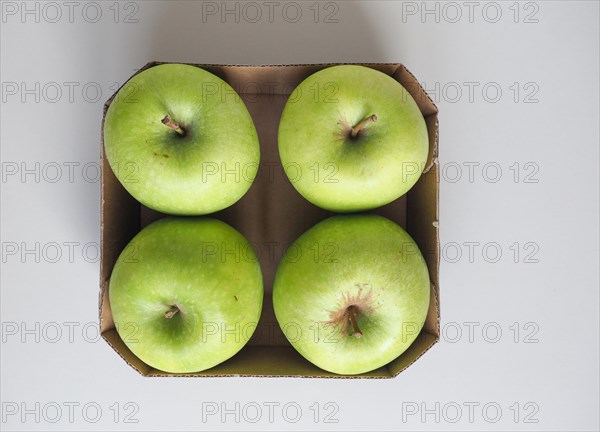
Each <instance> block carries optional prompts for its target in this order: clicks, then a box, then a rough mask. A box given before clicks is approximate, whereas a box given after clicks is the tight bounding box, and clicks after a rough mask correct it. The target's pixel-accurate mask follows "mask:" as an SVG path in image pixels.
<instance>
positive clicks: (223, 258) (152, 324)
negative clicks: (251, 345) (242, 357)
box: [109, 218, 263, 373]
mask: <svg viewBox="0 0 600 432" xmlns="http://www.w3.org/2000/svg"><path fill="white" fill-rule="evenodd" d="M262 299H263V285H262V274H261V270H260V265H259V262H258V258H257V257H256V255H255V253H254V250H253V249H252V247H251V245H250V244H249V243H248V241H247V240H246V239H245V238H244V236H242V235H241V234H240V233H239V232H237V231H236V230H235V229H233V228H232V227H230V226H229V225H227V224H226V223H224V222H221V221H218V220H216V219H209V218H167V219H162V220H159V221H158V222H155V223H153V224H152V225H149V226H148V227H146V228H144V229H143V230H142V231H141V232H140V233H139V234H138V235H136V236H135V237H134V238H133V240H132V241H131V243H130V244H129V245H128V246H127V247H126V248H125V249H124V251H123V252H122V253H121V256H120V257H119V259H118V261H117V263H116V265H115V267H114V269H113V272H112V275H111V277H110V285H109V300H110V306H111V309H112V315H113V319H114V322H115V327H116V329H117V332H118V333H119V335H120V336H121V339H123V342H124V343H125V344H126V345H127V346H128V347H129V349H130V350H131V351H132V352H133V353H134V354H135V355H136V356H137V357H139V358H140V359H141V360H143V361H144V362H145V363H147V364H148V365H150V366H152V367H154V368H156V369H159V370H162V371H165V372H173V373H190V372H198V371H202V370H205V369H208V368H211V367H213V366H215V365H217V364H219V363H221V362H223V361H225V360H227V359H228V358H230V357H232V356H233V355H234V354H235V353H237V352H238V351H239V350H240V349H241V348H242V347H243V346H244V344H245V343H246V342H247V341H248V339H249V338H250V336H251V335H252V333H253V332H254V330H255V329H256V325H257V323H258V319H259V317H260V313H261V310H262Z"/></svg>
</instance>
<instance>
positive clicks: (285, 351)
mask: <svg viewBox="0 0 600 432" xmlns="http://www.w3.org/2000/svg"><path fill="white" fill-rule="evenodd" d="M157 64H160V63H157V62H152V63H149V64H147V65H146V66H144V67H143V68H142V69H140V71H142V70H145V69H147V68H150V67H153V66H156V65H157ZM197 66H200V67H202V68H204V69H207V70H209V71H211V72H213V73H215V74H216V75H218V76H220V77H221V78H223V79H224V80H225V81H227V82H228V83H229V84H230V85H231V86H232V87H233V88H234V89H235V90H236V91H237V92H238V93H239V94H240V96H241V97H242V99H243V100H244V102H245V104H246V106H247V107H248V110H249V111H250V114H251V116H252V119H253V120H254V124H255V126H256V129H257V131H258V135H259V139H260V145H261V161H260V169H259V175H258V177H257V179H256V180H255V182H254V183H253V185H252V186H251V188H250V190H249V191H248V193H247V194H246V195H245V196H244V197H243V198H242V199H241V200H240V201H238V202H237V203H235V204H234V205H233V206H231V207H229V208H227V209H225V210H222V211H220V212H218V213H216V214H214V215H212V217H217V218H219V219H221V220H223V221H224V222H227V223H228V224H230V225H232V226H233V227H234V228H236V229H237V230H238V231H240V232H241V233H242V234H243V235H244V236H246V238H248V240H249V241H250V242H251V243H252V244H255V245H270V246H269V247H268V248H264V249H261V250H260V251H259V258H260V264H261V267H262V271H263V276H264V288H265V301H264V305H263V312H262V316H261V320H260V323H259V325H258V328H257V330H256V332H255V334H254V335H253V337H252V338H251V340H250V341H249V343H248V344H247V345H246V346H245V347H244V348H243V349H242V350H241V351H240V352H239V353H238V354H236V355H235V356H234V357H233V358H231V359H230V360H228V361H226V362H224V363H222V364H220V365H218V366H216V367H214V368H212V369H210V370H207V371H203V372H199V373H195V374H186V376H203V377H210V376H295V377H330V378H360V377H364V378H389V377H393V376H396V375H397V374H399V373H400V372H401V371H402V370H404V369H405V368H406V367H408V366H409V365H410V364H412V363H413V362H414V361H416V360H417V359H418V358H419V357H420V356H421V355H423V354H424V353H425V351H427V350H428V349H429V348H430V347H431V346H432V345H433V344H435V343H436V342H437V341H438V339H439V316H440V311H439V302H438V299H439V291H438V287H439V279H438V267H439V237H438V227H437V225H438V224H437V221H438V184H439V174H438V166H437V144H438V123H437V108H436V106H435V105H434V104H433V102H432V101H431V99H430V98H429V97H428V96H427V94H426V93H425V91H424V90H423V89H422V87H421V86H420V85H419V83H418V81H417V80H416V78H415V77H414V76H413V75H412V74H411V73H410V72H409V71H408V70H407V69H406V68H405V67H404V66H402V65H399V64H369V65H365V66H369V67H372V68H374V69H378V70H380V71H382V72H384V73H386V74H388V75H390V76H392V77H393V78H395V79H396V80H398V81H399V82H400V83H401V84H403V85H404V87H405V88H406V89H407V90H408V91H409V92H410V94H411V95H412V96H413V98H414V99H415V100H416V101H417V104H418V105H419V108H420V109H421V112H422V113H423V115H424V117H425V120H426V124H427V128H428V131H429V147H430V151H429V158H428V161H427V163H426V166H425V170H424V174H423V175H422V176H421V178H420V180H419V181H418V183H417V184H416V185H415V186H414V187H413V188H412V189H411V190H410V191H409V192H408V194H407V195H405V196H403V197H401V198H399V199H398V200H396V201H394V202H392V203H390V204H388V205H386V206H384V207H382V208H379V209H376V210H374V211H372V213H376V214H380V215H383V216H386V217H388V218H389V219H391V220H394V221H395V222H397V223H398V224H400V225H401V226H403V227H404V228H406V230H407V231H408V233H409V234H410V235H411V236H412V237H413V238H414V239H415V241H416V242H417V244H418V245H419V247H420V249H421V251H422V252H423V255H424V256H425V259H426V261H427V265H428V268H429V273H430V277H431V284H432V285H431V305H430V308H429V313H428V316H427V320H426V322H425V326H424V328H423V330H422V331H421V333H420V335H419V336H418V338H417V340H416V341H415V342H414V343H413V344H412V345H411V347H410V348H409V349H408V350H407V351H406V352H404V353H403V354H402V355H401V356H400V357H399V358H397V359H396V360H394V361H392V362H391V363H389V364H388V365H386V366H385V367H382V368H380V369H377V370H375V371H372V372H370V373H367V374H362V375H357V376H351V377H345V376H340V375H335V374H332V373H329V372H326V371H323V370H321V369H319V368H317V367H316V366H314V365H312V364H311V363H309V362H308V361H306V360H305V359H304V358H303V357H302V356H300V354H298V353H297V352H296V351H295V350H294V348H293V347H292V346H291V345H290V344H289V342H288V341H287V340H286V338H285V337H284V335H283V333H282V332H281V330H280V328H279V326H278V325H277V321H276V319H275V315H274V312H273V306H272V302H271V297H270V293H271V290H272V285H273V277H274V274H275V270H276V268H277V264H278V263H279V260H280V258H281V256H282V254H283V252H284V251H285V248H286V247H287V246H288V245H289V244H291V243H292V242H293V241H294V240H295V239H296V238H297V237H298V236H299V235H300V234H302V233H303V232H304V231H306V230H307V229H309V228H310V227H311V226H313V225H314V224H316V223H317V222H319V221H321V220H323V219H325V218H326V217H328V216H330V215H332V213H330V212H328V211H325V210H322V209H320V208H318V207H316V206H314V205H312V204H310V203H309V202H308V201H306V200H305V199H304V198H302V197H301V196H300V195H299V194H298V192H296V190H295V189H294V188H293V186H292V184H291V183H290V181H289V180H288V179H287V177H286V176H285V174H284V173H283V170H282V168H281V162H280V160H279V155H278V150H277V128H278V124H279V118H280V116H281V112H282V110H283V107H284V105H285V103H286V101H287V98H288V95H289V94H290V93H291V91H292V90H293V89H294V88H295V87H296V86H297V85H298V84H299V83H300V82H301V81H302V80H303V79H305V78H307V77H308V76H310V75H311V74H312V73H314V72H316V71H318V70H320V69H323V68H325V67H328V66H331V65H291V66H288V65H286V66H218V65H197ZM140 71H139V72H140ZM139 72H138V73H139ZM111 100H112V98H111V99H109V100H108V101H107V103H106V105H105V108H104V112H105V113H106V109H107V108H108V106H109V105H110V102H111ZM101 166H102V184H101V188H102V191H101V195H102V205H101V211H102V215H101V248H102V252H101V264H100V311H99V312H100V331H101V334H102V336H103V338H104V339H105V340H106V341H107V342H108V343H109V344H110V345H111V346H112V347H113V348H114V349H115V351H117V353H119V355H121V356H122V357H123V358H124V359H125V361H127V363H129V364H130V365H131V366H132V367H133V368H135V369H136V370H138V371H139V372H140V373H141V374H142V375H145V376H173V375H178V374H169V373H165V372H162V371H158V370H156V369H153V368H151V367H150V366H148V365H146V364H145V363H144V362H142V361H141V360H140V359H138V358H137V357H136V356H135V355H133V353H132V352H131V351H130V350H129V349H128V348H127V346H126V345H125V344H124V343H123V341H122V340H121V338H120V337H119V335H118V333H117V332H116V330H115V328H114V323H113V320H112V315H111V311H110V304H109V301H108V290H109V278H110V274H111V271H112V268H113V266H114V264H115V261H116V259H117V258H118V256H119V254H120V253H121V251H122V250H123V249H124V247H125V246H126V245H127V243H128V242H129V241H130V240H131V239H132V238H133V237H134V236H135V234H137V233H138V232H139V231H140V229H142V228H143V227H145V226H146V225H148V224H149V223H151V222H153V221H155V220H157V219H160V218H161V217H163V216H164V215H163V214H161V213H158V212H155V211H153V210H150V209H148V208H146V207H144V206H142V205H141V204H139V203H138V202H137V201H136V200H135V199H134V198H133V197H131V195H129V193H128V192H127V191H126V190H125V189H124V188H123V186H122V185H121V184H120V183H119V181H118V180H117V178H116V177H115V175H114V173H113V172H112V170H111V169H110V166H109V164H108V161H107V159H106V156H105V153H104V145H102V162H101ZM259 247H260V246H259Z"/></svg>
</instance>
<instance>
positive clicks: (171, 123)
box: [161, 115, 185, 135]
mask: <svg viewBox="0 0 600 432" xmlns="http://www.w3.org/2000/svg"><path fill="white" fill-rule="evenodd" d="M161 122H162V124H164V125H165V126H167V127H169V128H171V129H173V130H174V131H175V132H177V133H178V134H179V135H184V134H185V131H184V130H183V129H181V127H180V126H179V124H177V123H175V122H174V121H173V119H172V118H171V117H169V116H168V115H166V116H165V117H164V118H163V119H162V120H161Z"/></svg>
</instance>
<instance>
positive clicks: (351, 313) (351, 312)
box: [346, 305, 363, 339]
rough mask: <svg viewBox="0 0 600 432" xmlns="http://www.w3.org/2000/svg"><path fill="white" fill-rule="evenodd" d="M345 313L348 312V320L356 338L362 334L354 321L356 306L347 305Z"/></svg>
mask: <svg viewBox="0 0 600 432" xmlns="http://www.w3.org/2000/svg"><path fill="white" fill-rule="evenodd" d="M346 313H347V314H348V320H349V321H350V324H351V325H352V330H353V331H354V337H355V338H356V339H358V338H360V337H361V336H362V335H363V334H362V332H361V331H360V329H359V328H358V324H357V322H356V306H354V305H352V306H350V307H348V309H347V311H346Z"/></svg>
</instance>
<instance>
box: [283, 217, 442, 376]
mask: <svg viewBox="0 0 600 432" xmlns="http://www.w3.org/2000/svg"><path fill="white" fill-rule="evenodd" d="M325 245H328V248H329V249H332V250H333V251H334V252H335V253H330V254H328V256H327V258H325V257H319V256H317V255H315V254H312V253H307V252H308V251H312V250H315V249H317V248H321V249H322V248H324V247H325ZM429 296H430V284H429V273H428V270H427V265H426V263H425V260H424V259H423V256H422V255H421V252H420V251H419V248H418V247H417V245H416V243H415V242H414V241H413V239H412V238H411V237H410V236H409V235H408V234H407V233H406V231H404V230H403V229H402V228H401V227H400V226H398V225H397V224H396V223H394V222H392V221H390V220H389V219H386V218H384V217H381V216H376V215H339V216H334V217H331V218H329V219H326V220H325V221H323V222H320V223H319V224H317V225H315V226H314V227H313V228H311V229H310V230H308V231H307V232H305V233H304V234H302V236H300V237H299V238H298V239H297V240H296V241H295V242H294V243H293V245H292V246H291V247H290V248H289V249H288V251H287V252H286V254H285V255H284V257H283V258H282V260H281V263H280V264H279V267H278V269H277V273H276V276H275V282H274V288H273V306H274V309H275V315H276V317H277V321H278V322H279V325H280V326H281V328H282V330H283V332H284V334H285V335H286V337H287V338H288V340H289V341H290V343H291V344H292V345H293V346H294V348H296V350H297V351H298V352H299V353H300V354H301V355H302V356H304V357H305V358H306V359H307V360H309V361H310V362H312V363H313V364H315V365H316V366H318V367H320V368H322V369H325V370H327V371H330V372H333V373H337V374H343V375H354V374H360V373H364V372H369V371H371V370H374V369H377V368H379V367H381V366H384V365H385V364H387V363H389V362H390V361H392V360H394V359H395V358H396V357H398V356H400V355H401V354H402V353H403V352H404V351H405V350H406V349H407V348H408V347H409V346H410V345H411V343H412V342H413V341H414V340H415V339H416V337H417V336H418V334H419V332H420V330H421V329H422V327H423V324H424V322H425V318H426V316H427V311H428V309H429Z"/></svg>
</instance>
